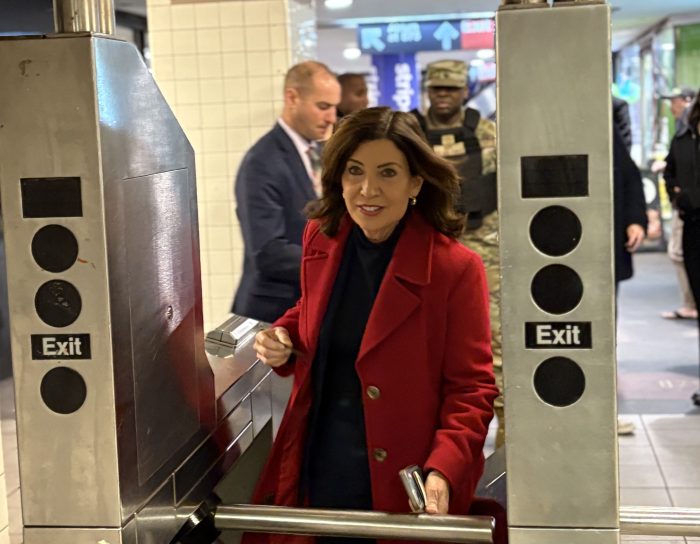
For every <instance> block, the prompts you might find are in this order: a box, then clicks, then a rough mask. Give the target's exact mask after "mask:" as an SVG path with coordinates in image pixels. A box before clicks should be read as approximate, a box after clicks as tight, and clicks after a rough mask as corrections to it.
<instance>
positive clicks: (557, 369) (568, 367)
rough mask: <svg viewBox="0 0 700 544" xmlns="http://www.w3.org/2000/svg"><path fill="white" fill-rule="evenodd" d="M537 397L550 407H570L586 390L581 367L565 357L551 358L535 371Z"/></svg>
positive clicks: (584, 377)
mask: <svg viewBox="0 0 700 544" xmlns="http://www.w3.org/2000/svg"><path fill="white" fill-rule="evenodd" d="M533 381H534V386H535V391H536V392H537V396H539V397H540V399H542V400H543V401H544V402H546V403H547V404H551V405H552V406H571V405H572V404H574V403H575V402H576V401H577V400H578V399H580V398H581V396H582V395H583V392H584V391H585V390H586V376H585V375H584V373H583V370H581V367H580V366H579V365H578V364H576V363H575V362H574V361H572V360H571V359H568V358H567V357H552V358H551V359H547V360H546V361H543V362H542V363H541V364H540V366H538V367H537V370H535V377H534V380H533Z"/></svg>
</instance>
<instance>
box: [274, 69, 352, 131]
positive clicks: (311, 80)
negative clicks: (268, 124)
mask: <svg viewBox="0 0 700 544" xmlns="http://www.w3.org/2000/svg"><path fill="white" fill-rule="evenodd" d="M339 103H340V85H339V83H338V80H337V79H336V77H335V75H334V74H333V72H331V71H330V70H329V68H328V67H327V66H326V65H325V64H322V63H320V62H316V61H306V62H302V63H300V64H297V65H295V66H292V67H291V68H290V69H289V71H288V72H287V75H286V76H285V78H284V111H283V112H282V119H284V122H285V123H287V124H288V125H289V126H290V127H292V128H293V129H294V130H296V131H297V132H298V133H299V134H301V135H302V136H303V137H304V138H306V139H307V140H321V139H323V138H324V137H325V135H326V134H327V133H328V130H329V129H330V126H331V125H332V124H333V123H335V119H336V115H335V108H336V106H337V105H338V104H339Z"/></svg>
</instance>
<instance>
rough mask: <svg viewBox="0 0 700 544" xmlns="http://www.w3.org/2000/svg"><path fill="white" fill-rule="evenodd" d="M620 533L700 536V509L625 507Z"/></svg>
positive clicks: (621, 510) (623, 508) (621, 514)
mask: <svg viewBox="0 0 700 544" xmlns="http://www.w3.org/2000/svg"><path fill="white" fill-rule="evenodd" d="M620 533H622V534H623V535H645V536H700V509H699V508H675V507H674V508H661V507H651V506H623V507H621V508H620Z"/></svg>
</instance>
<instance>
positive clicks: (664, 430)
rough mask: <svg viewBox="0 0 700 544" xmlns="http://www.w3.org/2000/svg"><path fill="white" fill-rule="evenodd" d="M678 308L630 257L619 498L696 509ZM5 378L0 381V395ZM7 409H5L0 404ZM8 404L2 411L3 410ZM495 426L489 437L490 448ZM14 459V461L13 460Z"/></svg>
mask: <svg viewBox="0 0 700 544" xmlns="http://www.w3.org/2000/svg"><path fill="white" fill-rule="evenodd" d="M677 306H678V292H677V287H676V283H675V275H674V271H673V268H672V265H671V263H670V262H669V260H668V258H667V257H666V255H665V254H664V253H642V254H639V255H637V256H636V257H635V277H634V278H633V279H631V280H629V281H627V282H624V283H623V284H622V285H621V290H620V293H619V323H618V405H619V411H620V414H621V418H623V419H628V420H632V421H633V422H634V423H635V425H636V431H635V433H634V434H633V435H631V436H622V437H620V438H619V444H620V498H621V503H622V504H623V505H629V506H678V507H691V508H700V408H698V407H695V406H694V405H693V404H692V402H691V401H690V396H691V394H692V393H693V392H694V391H696V390H697V389H698V388H700V384H699V380H698V328H697V323H696V322H695V321H688V320H685V321H684V320H679V321H674V320H666V319H663V318H661V316H660V314H661V312H662V311H664V310H672V309H675V308H676V307H677ZM8 386H9V384H8V383H7V382H6V381H5V382H0V396H2V397H3V398H7V395H6V394H5V395H3V393H5V391H6V388H7V387H8ZM4 408H5V410H6V409H7V407H4ZM5 410H3V412H5V413H7V412H6V411H5ZM2 423H3V425H2V433H3V441H4V446H5V464H6V477H7V492H8V507H9V516H10V537H11V542H12V544H19V543H21V520H20V519H19V515H18V512H19V504H18V502H19V501H18V499H19V490H18V482H17V481H16V477H13V474H16V471H17V468H16V451H14V452H13V451H11V450H10V451H8V449H9V448H11V447H12V445H14V440H12V436H11V433H13V432H14V422H11V421H8V420H3V422H2ZM494 434H495V425H492V428H491V432H490V433H489V439H488V440H487V443H486V453H487V454H488V453H489V452H491V451H493V439H494ZM13 463H14V465H13ZM622 540H623V542H624V543H625V544H633V543H640V544H641V543H650V542H654V543H656V544H664V543H682V542H696V543H700V538H688V539H684V538H682V537H640V536H623V539H622Z"/></svg>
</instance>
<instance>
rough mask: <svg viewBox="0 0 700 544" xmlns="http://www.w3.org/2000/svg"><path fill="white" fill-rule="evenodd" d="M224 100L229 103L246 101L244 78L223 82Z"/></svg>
mask: <svg viewBox="0 0 700 544" xmlns="http://www.w3.org/2000/svg"><path fill="white" fill-rule="evenodd" d="M224 100H225V101H226V102H229V103H233V102H247V101H248V85H247V80H246V78H245V77H233V78H226V79H225V80H224Z"/></svg>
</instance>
